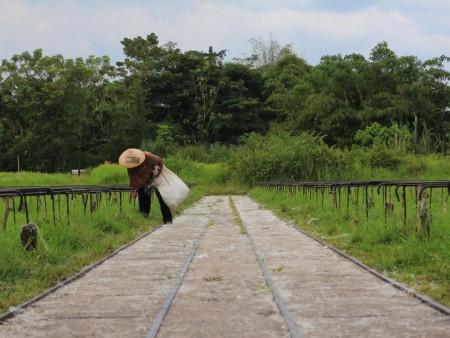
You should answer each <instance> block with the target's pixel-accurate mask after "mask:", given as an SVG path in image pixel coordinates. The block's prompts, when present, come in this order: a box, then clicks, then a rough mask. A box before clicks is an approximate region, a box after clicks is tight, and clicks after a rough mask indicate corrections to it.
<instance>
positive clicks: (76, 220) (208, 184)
mask: <svg viewBox="0 0 450 338" xmlns="http://www.w3.org/2000/svg"><path fill="white" fill-rule="evenodd" d="M257 149H259V148H257ZM241 155H242V154H240V153H239V152H238V151H236V152H235V153H234V155H233V156H234V157H233V159H234V160H235V162H236V163H240V164H239V165H232V164H231V163H226V162H224V163H198V162H195V161H193V160H190V159H188V158H180V157H172V158H168V159H167V160H166V161H165V163H166V165H167V167H168V168H170V169H171V170H173V171H174V172H175V173H176V174H177V175H179V176H180V177H181V178H182V179H183V180H184V181H185V182H186V183H190V184H192V185H191V191H192V194H191V195H190V196H189V198H188V199H187V200H186V201H185V202H184V203H183V204H182V205H181V207H180V208H179V210H177V213H179V212H181V211H182V210H183V209H184V208H186V207H188V206H190V205H192V204H193V203H195V202H196V201H198V200H199V199H201V198H202V197H203V196H205V195H231V194H247V193H248V194H249V195H250V197H253V198H254V199H255V200H257V201H258V202H260V203H262V204H263V205H264V206H266V207H268V208H270V209H272V210H274V211H275V212H276V213H277V214H279V215H280V216H281V217H284V218H286V219H289V220H291V221H293V222H295V223H296V224H298V226H300V227H301V228H302V229H304V230H306V231H308V232H310V233H311V234H313V235H315V236H316V237H318V238H319V239H321V240H323V241H324V242H326V243H329V244H330V245H333V246H335V247H337V248H339V249H341V250H344V251H345V252H347V253H348V254H350V255H352V256H355V257H357V258H358V259H360V260H361V261H363V262H365V263H366V264H368V265H369V266H371V267H373V268H374V269H376V270H378V271H381V272H386V273H388V274H389V275H390V276H391V277H393V278H395V279H397V280H399V281H400V282H403V283H405V284H407V285H409V286H410V287H412V288H414V289H416V290H418V291H419V292H422V293H424V294H427V295H428V296H430V297H432V298H433V299H435V300H437V301H439V302H441V303H443V304H446V305H447V306H448V305H450V271H449V270H450V268H449V267H450V258H449V255H448V254H446V253H448V252H450V224H449V222H450V217H449V215H448V213H449V205H448V203H449V202H450V200H447V201H445V198H446V194H445V192H443V193H441V192H437V193H433V204H432V206H431V209H430V212H431V214H430V215H431V236H430V238H429V239H428V240H427V239H422V238H420V237H419V236H418V235H417V231H416V228H417V224H418V219H417V210H416V206H415V202H414V201H412V198H414V196H412V195H408V198H409V200H408V204H407V205H408V218H407V222H406V226H405V224H404V221H403V216H402V208H401V204H400V203H398V202H395V207H394V211H393V213H392V214H389V215H387V217H385V214H384V211H383V208H382V206H381V201H380V196H379V195H377V194H376V193H375V194H374V198H375V205H374V207H373V208H371V209H370V210H369V218H368V219H366V214H365V209H364V206H363V205H362V200H363V197H362V195H361V196H360V197H359V198H360V203H359V206H358V208H356V205H355V202H356V201H355V196H353V195H352V196H351V199H350V202H351V203H350V208H349V210H348V211H347V209H346V201H345V200H344V199H343V200H342V201H341V208H340V209H339V208H333V207H332V205H331V201H330V196H329V195H325V196H324V206H322V205H321V196H313V198H310V197H309V196H305V195H303V194H301V193H297V194H294V195H289V194H288V193H287V192H283V193H277V192H274V191H270V190H267V189H261V188H253V189H251V190H250V188H249V187H248V186H247V184H248V182H251V181H254V180H255V179H256V178H257V177H260V178H265V180H269V178H268V176H267V175H266V173H265V172H256V170H259V169H258V168H259V167H256V166H254V163H253V161H252V159H253V157H251V158H249V159H248V161H247V160H245V161H244V162H239V161H242V156H241ZM255 156H256V155H255ZM342 156H343V157H344V160H345V158H346V156H350V155H348V154H342ZM272 157H273V162H274V163H279V158H278V156H277V154H273V156H272ZM272 157H271V158H272ZM350 157H352V156H350ZM230 158H232V156H230ZM286 161H287V162H288V161H289V158H286ZM346 161H347V162H349V163H352V165H353V167H354V168H350V167H349V168H350V169H351V170H350V171H348V172H347V171H345V170H344V171H343V172H345V175H348V180H351V179H354V178H355V177H360V179H380V180H389V179H394V178H396V177H403V178H404V179H442V177H444V179H445V178H446V177H448V170H449V161H448V158H443V157H440V156H434V155H432V156H427V157H405V158H404V159H403V163H404V164H405V165H404V166H402V167H401V169H399V170H401V172H396V173H395V172H393V171H392V170H388V169H385V168H370V167H368V166H365V164H364V161H362V160H361V159H359V158H354V159H353V158H352V161H350V160H346ZM331 162H332V161H331ZM285 166H286V168H287V167H288V166H287V164H285ZM298 166H299V168H302V164H301V163H298ZM344 167H345V166H342V168H344ZM261 168H262V169H261V170H263V169H264V170H267V168H268V167H266V166H261ZM274 168H275V169H276V165H275V166H274ZM339 168H340V167H339V166H338V169H339ZM342 168H341V169H342ZM275 169H274V172H277V170H275ZM310 169H311V168H310ZM341 169H339V170H341ZM311 170H313V169H311ZM314 170H317V171H318V172H324V173H326V172H329V173H328V175H329V177H330V179H331V178H333V179H336V173H334V172H332V171H331V170H329V169H327V167H323V168H321V167H317V168H316V169H314ZM248 172H251V174H248ZM336 172H338V171H336ZM355 173H359V174H361V175H356V174H355ZM250 176H251V177H250ZM294 176H295V175H293V177H294ZM342 179H345V178H342ZM305 180H306V179H305ZM309 181H312V179H309ZM127 184H128V176H127V173H126V170H124V169H123V168H121V167H119V166H118V165H116V164H111V165H101V166H99V167H96V168H92V169H90V170H89V171H88V172H87V173H85V174H82V175H81V176H75V175H70V174H51V175H50V174H39V173H27V172H21V173H0V186H2V187H14V186H57V185H60V186H63V185H127ZM48 198H49V197H48ZM2 202H3V201H2ZM16 202H17V201H16ZM36 203H38V201H37V200H36V199H35V198H30V201H29V210H30V221H31V222H36V223H37V224H38V226H39V230H38V234H39V237H38V248H37V250H36V251H35V252H31V253H29V252H25V251H24V250H23V248H22V245H21V243H20V238H19V228H20V226H21V225H23V224H25V223H26V221H25V215H24V213H23V212H20V211H17V210H16V213H15V215H14V214H13V213H12V212H11V213H10V215H9V218H8V224H7V229H6V231H2V230H0V313H2V312H5V311H7V310H8V308H9V307H10V306H17V305H19V304H20V303H22V302H24V301H26V300H28V299H30V298H32V297H33V296H36V295H37V294H39V293H41V292H42V291H44V290H45V289H47V288H49V287H51V286H53V285H55V284H56V283H58V282H59V281H62V280H64V279H66V278H69V277H70V276H72V275H73V274H75V273H77V272H78V271H79V270H80V269H82V268H83V267H84V266H86V265H89V264H92V263H93V262H95V261H97V260H99V259H101V258H102V257H105V256H106V255H107V254H109V253H111V252H112V251H114V250H115V249H117V248H119V247H120V246H122V245H124V244H126V243H128V242H129V241H131V240H132V239H134V238H136V237H138V236H139V235H140V234H142V233H144V232H146V231H148V230H150V229H152V228H154V227H156V226H157V225H158V224H160V223H161V219H162V217H161V215H160V211H159V205H158V203H157V202H156V203H155V204H153V205H152V215H151V217H150V218H144V217H142V216H141V215H140V214H139V212H138V210H137V205H135V204H133V203H130V202H129V200H128V199H127V198H125V199H124V204H123V207H122V209H120V208H119V205H118V204H117V201H115V199H114V198H113V199H112V200H111V202H110V203H106V202H105V200H102V202H101V205H100V208H99V209H98V210H97V211H95V212H94V213H92V214H91V213H90V210H89V208H88V209H86V210H85V209H84V206H83V203H82V199H81V198H80V197H77V199H76V200H75V201H70V202H69V203H70V215H69V218H67V215H66V211H65V208H66V199H65V197H63V198H61V199H55V210H56V212H55V215H53V213H52V211H51V209H50V205H51V204H50V203H51V202H50V200H47V206H48V208H49V210H48V212H47V213H45V212H44V209H43V206H42V200H41V202H40V203H41V204H40V205H41V207H40V209H39V213H38V212H37V205H36ZM17 206H18V203H16V206H15V207H16V209H17ZM3 208H4V202H3V203H0V214H1V215H2V216H3ZM175 216H176V215H175ZM14 217H15V218H16V220H15V222H14V221H13V219H14ZM53 218H55V222H54V221H53ZM211 226H212V225H211ZM44 243H45V245H44Z"/></svg>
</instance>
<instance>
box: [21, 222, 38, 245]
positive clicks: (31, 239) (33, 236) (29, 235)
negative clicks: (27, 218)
mask: <svg viewBox="0 0 450 338" xmlns="http://www.w3.org/2000/svg"><path fill="white" fill-rule="evenodd" d="M20 239H21V240H22V245H23V247H24V248H25V250H27V251H32V250H34V249H36V246H37V225H36V223H28V224H25V225H24V226H23V227H22V228H21V229H20Z"/></svg>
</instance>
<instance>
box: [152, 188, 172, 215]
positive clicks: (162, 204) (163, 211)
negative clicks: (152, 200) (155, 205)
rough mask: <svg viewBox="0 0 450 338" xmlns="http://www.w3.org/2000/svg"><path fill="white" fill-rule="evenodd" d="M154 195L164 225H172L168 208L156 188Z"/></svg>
mask: <svg viewBox="0 0 450 338" xmlns="http://www.w3.org/2000/svg"><path fill="white" fill-rule="evenodd" d="M155 194H156V197H157V198H158V201H159V206H160V207H161V214H162V217H163V222H164V224H166V223H172V212H171V211H170V208H169V207H168V206H167V204H166V203H165V202H164V200H163V199H162V197H161V194H160V193H159V191H158V189H156V188H155Z"/></svg>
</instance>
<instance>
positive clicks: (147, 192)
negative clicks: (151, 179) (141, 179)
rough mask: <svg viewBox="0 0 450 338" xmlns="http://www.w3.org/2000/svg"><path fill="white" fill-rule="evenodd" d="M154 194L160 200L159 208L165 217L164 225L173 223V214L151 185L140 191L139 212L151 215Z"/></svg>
mask: <svg viewBox="0 0 450 338" xmlns="http://www.w3.org/2000/svg"><path fill="white" fill-rule="evenodd" d="M153 192H154V193H155V195H156V197H157V198H158V201H159V206H160V208H161V214H162V217H163V222H164V223H170V222H172V212H171V211H170V209H169V207H168V206H167V205H166V203H165V202H164V200H163V199H162V197H161V194H160V193H159V191H158V189H156V188H155V187H152V186H150V185H147V186H144V187H142V188H139V189H138V197H139V211H140V212H142V213H143V214H144V215H145V216H148V214H149V213H150V207H151V205H152V195H153Z"/></svg>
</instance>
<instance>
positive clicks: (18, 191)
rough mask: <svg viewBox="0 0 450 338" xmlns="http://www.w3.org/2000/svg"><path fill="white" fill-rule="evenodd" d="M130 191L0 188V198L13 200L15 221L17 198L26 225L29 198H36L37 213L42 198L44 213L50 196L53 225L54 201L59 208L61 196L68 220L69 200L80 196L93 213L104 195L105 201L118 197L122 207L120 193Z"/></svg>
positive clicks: (119, 188)
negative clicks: (23, 213) (64, 202)
mask: <svg viewBox="0 0 450 338" xmlns="http://www.w3.org/2000/svg"><path fill="white" fill-rule="evenodd" d="M129 191H130V187H129V186H126V185H118V186H55V187H3V188H0V198H4V199H5V198H12V199H13V212H14V221H15V210H16V208H15V201H14V199H15V198H19V199H20V201H19V206H18V210H19V211H22V210H23V211H24V212H25V217H26V221H27V223H29V209H28V203H27V200H28V198H30V197H36V199H37V203H36V206H37V211H38V212H39V207H40V205H41V204H42V201H41V198H42V197H43V204H44V208H45V211H46V212H47V199H46V198H45V197H47V196H50V198H51V205H52V211H53V223H55V222H56V219H55V217H56V216H55V215H56V205H55V200H58V202H59V203H58V205H59V207H60V206H61V201H60V199H61V196H63V197H65V199H66V213H67V217H68V219H69V215H70V208H69V204H70V203H69V202H70V200H75V199H76V196H81V197H82V200H83V205H84V210H85V212H86V209H87V207H88V203H89V208H90V211H91V212H93V211H94V210H95V209H97V208H98V207H99V204H100V202H101V200H102V196H103V195H106V197H107V200H108V201H109V200H111V198H112V196H113V194H118V195H119V205H120V208H121V207H122V201H123V196H122V193H127V192H129Z"/></svg>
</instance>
